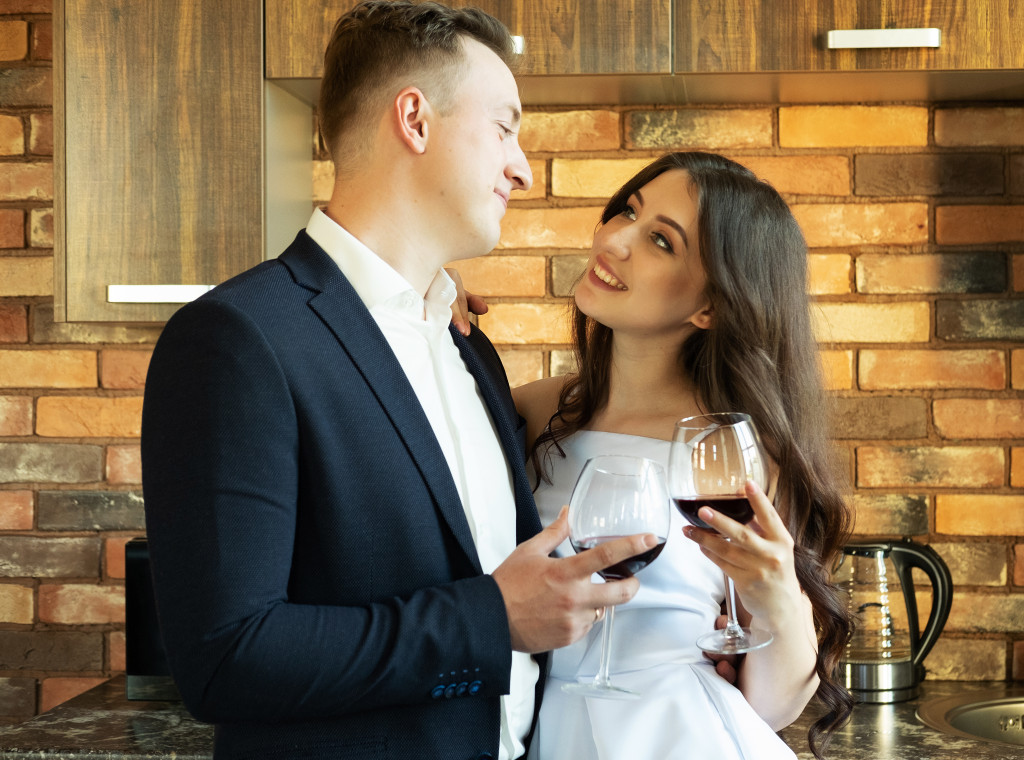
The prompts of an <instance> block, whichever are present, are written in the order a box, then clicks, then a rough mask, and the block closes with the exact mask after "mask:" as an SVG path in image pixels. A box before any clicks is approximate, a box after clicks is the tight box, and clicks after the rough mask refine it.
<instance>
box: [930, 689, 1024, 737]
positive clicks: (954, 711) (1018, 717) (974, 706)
mask: <svg viewBox="0 0 1024 760" xmlns="http://www.w3.org/2000/svg"><path fill="white" fill-rule="evenodd" d="M917 718H918V720H920V721H921V722H922V723H924V724H925V725H927V726H931V727H932V728H935V729H938V730H939V731H942V732H943V733H947V734H951V735H953V736H966V737H969V738H971V739H984V740H986V741H990V742H1000V743H1002V744H1010V745H1014V746H1018V747H1020V746H1024V686H1021V685H1019V684H1018V685H1014V684H1006V685H1005V686H998V687H996V688H993V689H989V690H987V691H971V692H967V693H965V694H960V695H957V696H952V697H939V698H936V699H931V700H927V701H925V702H923V703H921V705H920V706H919V707H918V708H917Z"/></svg>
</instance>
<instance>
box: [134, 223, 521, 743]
mask: <svg viewBox="0 0 1024 760" xmlns="http://www.w3.org/2000/svg"><path fill="white" fill-rule="evenodd" d="M452 335H453V339H454V340H455V343H456V345H457V346H458V348H459V351H460V352H461V354H462V357H463V359H464V360H465V362H466V365H467V367H468V368H469V370H470V372H471V373H472V374H473V376H474V377H475V379H476V382H477V385H478V386H479V388H480V390H481V392H482V395H483V397H484V399H485V401H486V404H487V407H488V409H489V411H490V414H491V417H492V418H493V420H494V422H495V426H496V428H497V430H498V433H499V436H500V439H501V444H502V446H503V448H504V451H505V454H506V457H507V459H508V462H509V465H510V467H511V471H512V473H513V475H514V478H513V479H514V488H515V497H516V506H517V515H518V517H517V525H516V533H517V536H516V537H517V541H523V540H525V539H527V538H529V537H530V536H532V535H534V534H536V533H537V532H538V531H539V530H540V521H539V518H538V516H537V511H536V507H535V505H534V502H533V497H532V494H531V490H530V486H529V483H528V481H527V477H526V472H525V469H524V441H523V435H524V428H523V426H522V420H521V418H520V417H519V416H518V414H517V413H516V410H515V406H514V405H513V403H512V399H511V395H510V393H509V390H508V382H507V379H506V377H505V373H504V370H503V368H502V366H501V362H500V360H499V359H498V356H497V353H496V352H495V351H494V348H493V347H492V346H491V344H490V342H489V341H487V339H486V338H485V337H484V336H483V334H482V333H480V332H479V331H477V330H476V329H475V328H474V331H473V333H472V335H471V336H470V337H469V338H468V339H467V338H464V337H463V336H461V335H460V334H459V333H458V332H456V331H454V330H453V331H452ZM142 460H143V487H144V493H145V502H146V527H147V533H148V537H149V545H150V553H151V557H152V567H153V577H154V587H155V592H156V599H157V608H158V613H159V617H160V625H161V629H162V632H163V635H164V639H165V644H166V648H167V653H168V659H169V662H170V665H171V670H172V673H173V675H174V678H175V681H176V682H177V684H178V687H179V689H180V691H181V694H182V698H183V700H184V702H185V705H186V706H187V708H188V709H189V711H190V712H191V713H192V714H193V715H195V716H196V717H197V718H199V719H201V720H204V721H208V722H211V723H214V724H216V729H215V749H214V752H215V757H217V758H218V760H220V759H221V758H244V757H259V758H290V759H291V758H299V757H302V758H347V759H348V758H352V759H355V758H402V759H403V760H406V759H408V758H431V759H432V760H439V759H442V758H452V759H453V760H454V759H456V758H457V759H458V760H468V759H469V758H484V757H490V756H494V757H497V754H498V741H499V720H500V718H499V714H500V713H499V709H500V708H499V697H500V695H501V694H504V693H506V692H507V691H508V689H509V670H510V664H511V642H510V637H509V628H508V620H507V617H506V614H505V607H504V602H503V600H502V596H501V593H500V591H499V589H498V587H497V584H495V582H494V580H493V579H492V578H491V577H490V576H489V575H485V574H483V572H482V570H481V567H480V562H479V559H478V557H477V553H476V550H475V548H474V545H473V540H472V537H471V534H470V530H469V525H468V523H467V521H466V517H465V514H464V512H463V507H462V504H461V502H460V500H459V496H458V493H457V491H456V489H455V484H454V482H453V480H452V478H451V475H450V471H449V469H448V466H447V464H446V462H445V459H444V455H443V453H442V451H441V448H440V446H439V445H438V443H437V440H436V438H435V437H434V435H433V432H432V430H431V428H430V425H429V423H428V421H427V418H426V415H425V414H424V413H423V410H422V408H421V407H420V405H419V403H418V401H417V399H416V396H415V394H414V392H413V390H412V387H411V385H410V384H409V382H408V380H407V379H406V377H405V375H404V373H403V371H402V369H401V367H400V365H399V364H398V360H397V359H396V357H395V355H394V353H393V352H392V351H391V349H390V347H389V346H388V344H387V342H386V340H385V338H384V336H383V334H382V333H381V332H380V330H379V328H378V327H377V325H376V323H375V322H374V321H373V319H372V318H371V316H370V314H369V312H368V311H367V309H366V308H365V306H364V305H363V304H362V302H361V301H360V300H359V298H358V296H357V295H356V293H355V291H354V290H353V288H352V286H351V285H350V284H349V282H348V281H347V280H346V279H345V277H344V276H343V275H342V274H341V272H340V271H339V270H338V268H337V266H336V265H335V264H334V262H333V261H332V260H331V259H330V257H329V256H328V255H327V254H326V253H325V252H324V251H323V250H322V249H321V248H320V247H319V246H317V245H316V244H315V243H314V242H313V241H312V239H310V238H309V236H308V235H306V233H305V232H304V231H303V232H300V233H299V235H298V236H297V237H296V239H295V241H294V242H293V243H292V245H291V246H290V247H289V248H288V250H286V251H285V253H284V254H282V256H281V257H280V258H279V259H277V260H275V261H269V262H264V263H263V264H260V265H259V266H257V267H255V268H253V269H251V270H249V271H248V272H245V273H243V274H241V275H239V276H238V277H235V278H233V279H232V280H229V281H228V282H226V283H224V284H223V285H221V286H219V287H218V288H216V289H214V290H213V291H211V292H210V293H208V294H207V295H205V296H203V297H202V298H200V299H198V300H197V301H194V302H193V303H191V304H188V305H186V306H184V307H183V308H182V309H180V310H179V311H178V312H177V313H176V314H175V315H174V316H173V317H172V318H171V320H170V321H169V322H168V323H167V326H166V328H165V329H164V332H163V334H162V336H161V338H160V340H159V342H158V343H157V346H156V349H155V351H154V353H153V359H152V362H151V364H150V369H149V376H148V378H147V381H146V393H145V404H144V409H143V419H142ZM539 693H540V689H539V685H538V704H539Z"/></svg>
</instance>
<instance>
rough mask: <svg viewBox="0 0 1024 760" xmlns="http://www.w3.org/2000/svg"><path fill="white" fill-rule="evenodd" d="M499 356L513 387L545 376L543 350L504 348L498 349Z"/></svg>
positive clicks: (509, 382)
mask: <svg viewBox="0 0 1024 760" xmlns="http://www.w3.org/2000/svg"><path fill="white" fill-rule="evenodd" d="M498 356H499V357H500V358H501V363H502V364H503V365H504V366H505V374H507V375H508V384H509V386H510V387H512V388H518V387H519V386H520V385H525V384H526V383H532V382H533V381H534V380H540V379H541V378H542V377H543V376H544V353H543V352H542V351H536V350H532V349H531V350H519V349H514V348H503V349H499V350H498Z"/></svg>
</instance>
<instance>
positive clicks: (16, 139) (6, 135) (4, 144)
mask: <svg viewBox="0 0 1024 760" xmlns="http://www.w3.org/2000/svg"><path fill="white" fill-rule="evenodd" d="M24 152H25V127H24V125H23V124H22V122H21V118H19V117H18V116H5V115H3V114H0V156H20V155H21V154H22V153H24Z"/></svg>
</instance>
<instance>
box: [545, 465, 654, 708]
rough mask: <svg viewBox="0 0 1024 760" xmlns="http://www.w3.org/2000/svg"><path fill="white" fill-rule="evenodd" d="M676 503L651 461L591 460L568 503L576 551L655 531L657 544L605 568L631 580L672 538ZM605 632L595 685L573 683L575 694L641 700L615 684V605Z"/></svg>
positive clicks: (604, 573)
mask: <svg viewBox="0 0 1024 760" xmlns="http://www.w3.org/2000/svg"><path fill="white" fill-rule="evenodd" d="M671 521H672V502H671V500H670V499H669V495H668V483H667V481H666V478H665V470H664V468H663V467H662V466H661V465H659V464H657V463H656V462H652V461H651V460H650V459H643V458H640V457H631V456H598V457H594V458H593V459H589V460H587V463H586V464H585V465H584V467H583V471H582V472H581V473H580V477H579V479H578V480H577V481H576V486H575V488H573V491H572V498H571V499H570V500H569V540H570V541H571V542H572V548H573V549H575V550H576V552H577V553H579V552H582V551H586V550H587V549H592V548H593V547H595V546H597V545H598V544H602V543H604V542H605V541H611V540H612V539H615V538H620V537H622V536H629V535H633V534H637V533H653V534H654V535H655V536H657V538H658V543H657V545H656V546H654V547H652V548H650V549H648V550H647V551H644V552H641V553H640V554H637V555H636V556H634V557H630V558H629V559H626V560H623V561H621V562H618V563H616V564H614V565H611V566H610V567H606V568H604V569H603V570H600V571H599V573H600V575H601V577H602V578H604V579H605V580H621V579H623V578H629V577H631V576H632V575H634V574H635V573H637V572H639V571H640V570H641V569H643V568H645V567H647V565H649V564H650V563H651V562H653V561H654V560H655V559H656V558H657V556H658V555H659V554H661V550H662V549H663V548H665V542H666V541H667V540H668V534H669V525H670V523H671ZM605 613H606V614H605V620H604V628H603V630H602V631H601V665H600V669H599V670H598V673H597V675H596V676H595V677H594V679H593V680H592V681H590V682H585V683H568V684H564V685H563V686H562V688H563V689H564V690H565V691H567V692H570V693H573V694H581V695H583V696H588V697H604V698H606V699H636V698H638V697H639V696H640V695H639V694H638V693H637V692H635V691H632V690H630V689H625V688H623V687H621V686H616V685H615V684H613V683H612V682H611V678H610V677H609V674H608V669H609V666H610V663H611V643H612V626H613V625H614V623H615V607H614V605H613V606H611V607H606V608H605Z"/></svg>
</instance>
